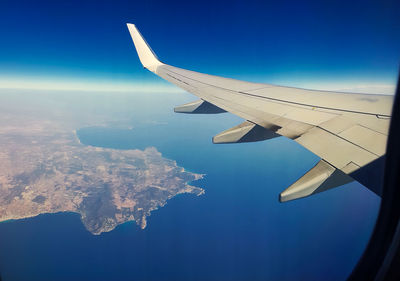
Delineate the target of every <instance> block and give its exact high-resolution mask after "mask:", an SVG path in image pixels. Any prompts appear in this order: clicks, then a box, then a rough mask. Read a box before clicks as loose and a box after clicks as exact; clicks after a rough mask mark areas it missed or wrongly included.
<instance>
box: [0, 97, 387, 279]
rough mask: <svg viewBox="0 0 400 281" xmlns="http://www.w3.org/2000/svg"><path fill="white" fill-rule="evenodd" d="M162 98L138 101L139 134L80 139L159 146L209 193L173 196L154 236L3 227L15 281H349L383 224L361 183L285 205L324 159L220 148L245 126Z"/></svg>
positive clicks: (273, 145)
mask: <svg viewBox="0 0 400 281" xmlns="http://www.w3.org/2000/svg"><path fill="white" fill-rule="evenodd" d="M159 97H160V100H161V103H160V104H159V105H158V106H156V108H154V109H152V108H151V106H145V107H144V108H142V109H141V110H142V111H139V109H138V108H139V107H140V103H139V102H135V105H134V106H132V109H131V110H133V111H134V110H135V109H137V110H138V111H137V112H136V113H135V114H132V116H130V118H131V119H130V120H129V122H128V123H129V124H130V125H131V126H126V124H127V122H126V120H125V121H124V125H123V126H122V125H119V124H118V121H116V122H115V123H114V125H113V126H85V127H81V128H79V129H78V130H77V135H78V137H79V139H80V141H81V143H82V144H84V145H92V146H99V147H107V148H114V149H144V148H146V147H149V146H154V147H156V148H157V149H158V150H159V151H160V152H161V153H162V155H163V157H166V158H169V159H172V160H175V161H176V162H177V164H178V165H179V166H181V167H184V168H185V169H186V170H189V171H192V172H195V173H202V174H206V176H205V177H204V179H201V180H198V181H195V182H193V183H192V184H193V185H196V186H199V187H202V188H204V189H205V194H204V195H202V196H199V197H197V196H194V195H190V194H183V195H178V196H176V197H174V198H172V199H171V200H169V201H168V203H167V204H166V205H165V206H164V207H162V208H160V209H158V210H156V211H154V212H152V214H151V216H150V217H149V218H148V224H147V227H146V229H144V230H141V229H140V228H139V227H138V226H137V225H136V223H135V222H128V223H125V224H123V225H120V226H118V227H117V228H116V229H114V230H113V231H111V232H109V233H103V234H101V235H98V236H96V235H92V234H91V233H89V232H88V231H87V230H86V229H85V228H84V226H83V225H82V223H81V222H80V217H79V215H78V214H75V213H57V214H43V215H39V216H37V217H34V218H29V219H23V220H16V221H7V222H3V223H0V272H1V277H2V279H3V280H4V281H7V280H344V279H345V278H346V277H347V276H348V275H349V274H350V272H351V270H352V268H353V267H354V266H355V264H356V262H357V261H358V259H359V257H360V256H361V254H362V251H363V249H364V248H365V246H366V244H367V242H368V239H369V236H370V235H371V232H372V229H373V226H374V223H375V220H376V217H377V212H378V208H379V203H380V199H379V198H378V197H377V196H376V195H375V194H373V193H371V192H370V191H369V190H367V189H366V188H364V187H363V186H361V185H360V184H358V183H349V184H347V185H345V186H343V187H340V188H336V189H334V190H330V191H327V192H323V193H320V194H317V195H315V196H312V197H309V198H304V199H301V200H296V201H292V202H288V203H279V201H278V195H279V193H280V192H282V191H283V190H284V189H285V188H287V187H288V186H289V185H290V184H291V183H293V182H294V181H295V180H296V179H297V178H299V177H300V176H301V175H303V174H304V173H305V172H306V171H307V170H308V169H310V168H311V167H312V166H313V165H315V163H317V162H318V160H319V159H318V158H317V157H316V156H315V155H313V154H311V153H310V152H308V151H307V150H306V149H304V148H302V147H301V146H299V145H297V144H296V143H294V142H293V141H290V140H288V139H285V138H282V137H280V138H276V139H272V140H269V141H265V142H258V143H245V144H230V145H215V144H212V142H211V137H212V136H213V135H215V134H217V133H219V132H220V131H223V130H225V129H227V128H229V127H232V126H234V125H237V124H238V123H240V122H242V121H243V120H241V119H239V118H237V117H235V116H232V115H230V114H220V115H181V114H174V113H173V112H172V106H173V104H174V103H175V101H176V100H179V99H182V98H179V97H178V96H177V97H172V98H171V99H167V98H165V97H164V96H161V95H160V96H159ZM149 99H150V97H149ZM152 99H154V97H152ZM163 101H164V103H163ZM182 103H183V102H182ZM145 104H147V105H149V104H150V102H148V103H146V102H145ZM124 110H128V109H127V107H125V108H124ZM151 110H153V112H152V111H151ZM115 111H117V110H116V109H115V110H114V111H113V112H115ZM144 111H146V113H145V114H144V113H143V112H144ZM142 113H143V114H142Z"/></svg>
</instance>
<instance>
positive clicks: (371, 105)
mask: <svg viewBox="0 0 400 281" xmlns="http://www.w3.org/2000/svg"><path fill="white" fill-rule="evenodd" d="M128 29H129V32H130V34H131V36H132V39H133V42H134V44H135V47H136V50H137V53H138V56H139V59H140V61H141V63H142V65H143V67H144V68H147V69H148V70H150V71H152V72H153V73H155V74H156V75H158V76H160V77H161V78H163V79H165V80H167V81H169V82H171V83H173V84H175V85H177V86H178V87H180V88H182V89H184V90H186V91H188V92H190V93H192V94H194V95H196V96H197V97H199V98H200V100H198V101H196V102H193V103H190V104H186V105H182V106H178V107H176V108H175V111H176V112H181V113H221V112H225V111H228V112H231V113H233V114H235V115H238V116H239V117H241V118H243V119H245V120H246V121H245V122H244V123H243V124H240V125H238V126H236V127H234V128H232V129H229V130H226V131H224V132H222V133H221V134H218V135H217V136H215V137H214V138H213V141H214V143H233V142H248V141H259V140H265V139H270V138H273V137H276V136H285V137H288V138H290V139H293V140H294V141H296V142H297V143H299V144H301V145H302V146H304V147H305V148H307V149H308V150H310V151H311V152H313V153H314V154H316V155H318V156H319V157H321V158H322V159H321V161H320V162H319V163H318V164H317V165H316V166H314V167H313V168H311V169H310V170H309V171H308V172H307V173H306V174H305V175H304V176H302V177H301V178H300V179H299V180H297V181H296V182H295V183H293V184H292V185H291V186H290V187H288V188H287V189H286V190H285V191H283V192H282V193H281V194H280V196H279V199H280V201H281V202H285V201H290V200H293V199H298V198H302V197H306V196H309V195H312V194H315V193H318V192H321V191H325V190H328V189H331V188H334V187H337V186H340V185H343V184H345V183H347V182H350V181H352V180H353V179H356V180H358V181H359V182H361V183H362V184H364V185H365V186H366V187H367V188H369V189H370V190H372V191H373V192H375V193H376V194H378V195H380V187H379V182H377V181H376V180H373V179H376V178H380V177H381V173H382V171H383V165H382V163H383V161H382V159H383V157H384V154H385V151H386V140H387V134H388V128H389V123H390V117H391V109H392V103H393V97H392V96H387V95H369V94H368V95H367V94H349V93H340V92H329V91H318V90H307V89H300V88H293V87H284V86H276V85H271V84H261V83H250V82H245V81H240V80H235V79H230V78H224V77H219V76H214V75H208V74H203V73H198V72H194V71H190V70H185V69H181V68H177V67H173V66H170V65H167V64H164V63H162V62H161V61H160V60H159V59H158V58H157V56H156V55H155V53H154V52H153V51H152V49H151V48H150V46H149V45H148V44H147V42H146V41H145V39H144V38H143V37H142V35H141V34H140V32H139V31H138V29H137V28H136V27H135V25H133V24H128ZM378 164H379V165H378Z"/></svg>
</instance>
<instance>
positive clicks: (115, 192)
mask: <svg viewBox="0 0 400 281" xmlns="http://www.w3.org/2000/svg"><path fill="white" fill-rule="evenodd" d="M0 115H1V114H0ZM0 117H2V121H0V144H1V145H0V221H6V220H14V219H22V218H28V217H33V216H37V215H39V214H43V213H56V212H76V213H79V214H80V215H81V220H82V222H83V224H84V226H85V227H86V229H87V230H88V231H90V232H91V233H93V234H101V233H103V232H108V231H111V230H113V229H114V228H115V227H116V226H117V225H119V224H122V223H124V222H127V221H136V223H137V224H138V225H139V226H140V227H141V228H142V229H144V228H145V227H146V224H147V220H146V218H147V217H148V216H149V215H150V213H151V212H152V211H153V210H156V209H158V208H160V207H162V206H164V205H165V204H166V202H167V201H168V199H170V198H172V197H174V196H176V195H178V194H182V193H192V194H195V195H201V194H203V193H204V190H203V189H201V188H199V187H195V186H192V185H190V184H189V183H190V182H191V181H195V180H198V179H201V178H202V177H203V175H202V174H196V173H192V172H188V171H185V170H184V168H182V167H179V166H178V165H177V164H176V162H175V161H173V160H170V159H166V158H164V157H162V155H161V153H160V152H158V151H157V149H156V148H154V147H149V148H146V149H145V150H138V149H134V150H116V149H109V148H99V147H92V146H87V145H83V144H81V143H80V142H79V139H78V138H77V136H76V133H75V132H74V131H73V130H69V129H68V127H66V128H63V126H60V124H59V123H58V124H57V122H56V121H54V120H48V119H41V118H33V117H29V118H26V116H24V118H20V117H21V116H19V117H17V116H12V114H11V115H10V114H8V115H6V114H3V116H0Z"/></svg>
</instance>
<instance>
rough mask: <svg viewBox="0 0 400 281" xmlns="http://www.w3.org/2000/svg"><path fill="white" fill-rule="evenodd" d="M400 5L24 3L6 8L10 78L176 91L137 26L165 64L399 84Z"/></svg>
mask: <svg viewBox="0 0 400 281" xmlns="http://www.w3.org/2000/svg"><path fill="white" fill-rule="evenodd" d="M399 10H400V2H399V1H395V0H392V1H304V2H303V1H276V2H268V1H253V2H252V1H225V2H224V1H209V2H208V1H198V2H192V1H44V0H38V1H19V0H13V1H11V0H3V1H1V7H0V25H1V26H2V28H1V29H0V36H1V44H0V82H1V83H2V84H3V85H6V84H7V86H8V85H9V84H15V85H17V86H18V85H20V84H21V85H22V83H23V82H24V81H25V82H26V81H34V82H35V81H36V82H40V83H42V82H43V83H44V82H46V83H51V82H52V81H53V82H54V81H56V82H59V81H64V82H65V83H66V84H68V82H70V81H75V82H76V83H79V82H85V83H89V84H90V83H92V84H97V83H102V84H110V85H113V84H118V83H119V84H121V85H125V84H129V85H139V84H141V83H148V84H151V85H166V84H163V82H162V81H161V79H158V78H156V77H154V76H153V75H152V74H151V73H149V72H147V71H144V70H143V69H142V68H141V67H140V63H139V60H138V59H137V55H136V52H135V50H134V47H133V44H132V41H131V38H130V37H129V33H128V30H127V28H126V25H125V24H126V23H127V22H132V23H135V24H136V25H137V26H138V28H139V29H140V30H141V32H142V34H143V35H144V36H145V37H146V39H147V41H148V42H149V43H150V45H151V46H152V48H153V49H154V51H155V52H156V53H157V55H158V56H159V58H160V59H161V60H162V61H164V62H166V63H168V64H171V65H175V66H178V67H182V68H188V69H192V70H197V71H200V72H207V73H211V74H217V75H223V76H229V77H233V78H239V79H245V80H250V81H257V82H271V83H285V84H289V85H294V86H304V85H306V84H307V83H314V85H317V86H318V83H322V84H323V83H325V84H326V83H328V84H329V83H339V84H340V83H341V85H342V86H341V87H345V86H344V85H346V86H348V87H361V88H362V87H363V86H371V85H375V86H377V87H379V86H387V85H393V84H394V83H395V80H396V78H397V72H398V69H399V61H400V52H399V51H400V17H398V11H399Z"/></svg>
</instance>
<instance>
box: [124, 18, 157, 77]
mask: <svg viewBox="0 0 400 281" xmlns="http://www.w3.org/2000/svg"><path fill="white" fill-rule="evenodd" d="M127 26H128V29H129V33H130V34H131V37H132V40H133V43H134V44H135V48H136V51H137V53H138V56H139V59H140V62H141V63H142V65H143V67H144V68H147V69H148V70H150V71H152V72H155V71H156V70H157V67H158V66H160V65H162V64H163V63H162V62H160V61H159V60H158V58H157V56H156V54H155V53H154V52H153V50H152V49H151V48H150V46H149V45H148V44H147V42H146V40H145V39H144V38H143V36H142V34H140V32H139V30H138V29H137V28H136V26H135V25H134V24H132V23H128V24H127Z"/></svg>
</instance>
